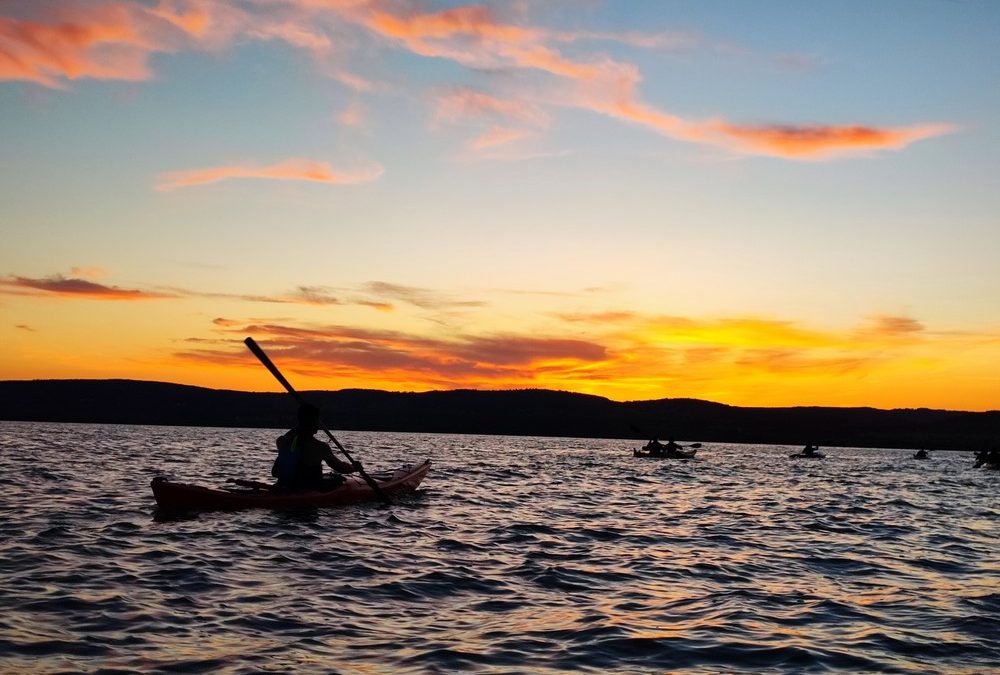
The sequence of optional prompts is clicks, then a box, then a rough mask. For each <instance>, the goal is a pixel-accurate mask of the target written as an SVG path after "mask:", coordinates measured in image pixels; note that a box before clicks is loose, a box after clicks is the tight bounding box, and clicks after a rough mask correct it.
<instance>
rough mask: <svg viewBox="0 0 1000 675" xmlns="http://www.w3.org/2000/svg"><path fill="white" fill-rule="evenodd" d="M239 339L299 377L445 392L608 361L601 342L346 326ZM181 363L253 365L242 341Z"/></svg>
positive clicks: (279, 330) (267, 329) (258, 328)
mask: <svg viewBox="0 0 1000 675" xmlns="http://www.w3.org/2000/svg"><path fill="white" fill-rule="evenodd" d="M233 332H236V333H240V334H252V335H255V336H258V340H259V342H260V343H261V344H262V346H264V347H265V349H267V351H268V353H269V354H271V355H272V357H273V358H274V359H275V360H278V361H280V362H281V363H282V364H285V365H287V366H288V367H289V368H290V369H291V370H293V371H295V372H299V373H308V374H311V375H319V374H323V375H327V376H329V375H336V374H340V375H344V374H348V373H357V372H359V371H364V372H368V373H369V374H371V373H382V374H383V375H384V374H390V375H392V376H393V377H397V378H401V379H404V380H407V381H413V380H415V379H421V380H423V381H424V382H433V383H438V384H441V385H446V384H447V383H451V384H454V383H458V382H470V381H476V382H480V383H483V382H491V381H493V382H506V381H520V382H530V381H532V380H533V379H535V378H536V377H537V374H538V373H541V372H545V371H546V370H549V369H556V370H564V369H566V368H573V367H579V366H581V365H585V364H588V363H594V362H598V361H601V360H603V359H605V358H606V357H607V352H606V349H605V348H604V347H603V346H602V345H600V344H597V343H594V342H589V341H584V340H574V339H564V338H547V337H526V336H520V335H505V336H496V335H492V336H476V335H471V336H458V337H456V338H454V339H451V340H438V339H433V338H428V337H423V336H417V335H409V334H405V333H399V332H394V331H378V330H369V329H358V328H350V327H345V326H327V327H323V328H301V327H295V326H287V325H278V324H257V325H247V326H244V327H243V328H242V329H240V330H234V331H233ZM177 356H179V357H180V358H182V359H185V360H196V361H203V362H209V363H213V364H219V363H232V364H241V365H242V364H245V363H249V362H248V361H247V359H246V353H245V349H244V347H243V345H242V343H241V342H240V341H238V340H232V341H222V342H220V343H218V346H217V347H202V348H200V349H195V350H187V351H183V352H180V353H178V354H177Z"/></svg>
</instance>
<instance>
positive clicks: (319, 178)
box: [156, 159, 383, 192]
mask: <svg viewBox="0 0 1000 675" xmlns="http://www.w3.org/2000/svg"><path fill="white" fill-rule="evenodd" d="M382 171H383V170H382V167H381V166H379V165H377V164H376V165H372V166H369V167H366V168H362V169H353V170H346V171H337V170H335V169H334V168H333V167H331V166H330V165H329V164H328V163H326V162H316V161H312V160H308V159H289V160H286V161H284V162H278V163H277V164H271V165H269V166H252V165H246V166H214V167H208V168H204V169H192V170H189V171H171V172H168V173H164V174H161V175H160V180H159V182H158V183H157V186H156V189H157V190H160V191H163V192H167V191H170V190H176V189H178V188H184V187H192V186H195V185H207V184H209V183H217V182H219V181H223V180H231V179H234V178H263V179H268V180H298V181H310V182H315V183H330V184H334V185H350V184H355V183H368V182H371V181H373V180H375V179H377V178H378V177H379V176H381V175H382Z"/></svg>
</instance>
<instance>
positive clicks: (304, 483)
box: [271, 403, 358, 490]
mask: <svg viewBox="0 0 1000 675" xmlns="http://www.w3.org/2000/svg"><path fill="white" fill-rule="evenodd" d="M317 431H319V408H317V407H316V406H314V405H310V404H308V403H305V404H303V405H301V406H299V412H298V424H297V425H296V426H295V428H294V429H291V430H289V431H287V432H285V433H284V434H282V435H281V436H279V437H278V439H277V440H276V441H275V445H277V447H278V456H277V458H275V460H274V465H273V466H272V467H271V475H272V476H274V477H275V478H277V479H278V484H277V486H278V488H281V489H287V490H323V489H332V488H334V487H337V486H338V485H340V484H341V483H343V482H344V477H343V476H340V475H339V474H342V473H353V472H354V471H356V470H357V469H358V466H355V465H352V464H349V463H347V462H345V461H343V460H342V459H338V458H337V457H336V456H335V455H334V454H333V451H332V450H331V449H330V446H329V445H327V444H326V443H323V442H322V441H319V440H316V439H315V438H313V435H314V434H315V433H316V432H317ZM323 462H326V463H327V465H329V467H330V468H331V469H333V470H334V472H335V473H334V476H333V479H332V480H326V479H324V478H323Z"/></svg>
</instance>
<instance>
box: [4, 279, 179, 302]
mask: <svg viewBox="0 0 1000 675" xmlns="http://www.w3.org/2000/svg"><path fill="white" fill-rule="evenodd" d="M0 293H7V294H10V295H48V296H52V297H62V298H88V299H92V300H160V299H164V298H173V297H176V296H175V295H173V294H170V293H160V292H155V291H143V290H139V289H134V288H121V287H119V286H106V285H104V284H99V283H96V282H93V281H87V280H86V279H74V278H67V277H64V276H62V275H58V274H57V275H54V276H51V277H45V278H40V279H32V278H30V277H18V276H11V277H6V278H3V279H0Z"/></svg>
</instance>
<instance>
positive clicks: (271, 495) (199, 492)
mask: <svg viewBox="0 0 1000 675" xmlns="http://www.w3.org/2000/svg"><path fill="white" fill-rule="evenodd" d="M430 467H431V461H430V460H429V459H428V460H424V461H423V462H421V463H419V464H413V465H410V466H404V467H400V468H398V469H396V470H394V471H387V472H381V473H372V474H370V476H371V478H372V480H374V481H375V483H376V485H378V486H379V488H380V489H381V490H382V492H383V493H385V494H386V495H390V496H391V495H398V494H403V493H406V492H412V491H414V490H415V489H416V488H417V486H418V485H420V483H421V481H423V479H424V477H425V476H426V475H427V472H428V471H429V470H430ZM150 487H151V488H152V489H153V497H155V498H156V505H157V506H158V507H159V508H160V509H162V510H164V511H235V510H239V509H253V508H264V509H294V508H302V507H310V506H343V505H346V504H357V503H360V502H367V501H375V500H378V499H379V496H378V495H377V494H376V493H375V491H374V490H372V488H371V486H369V485H368V483H366V482H365V480H364V479H363V478H361V477H360V476H357V475H352V476H346V480H345V481H344V483H343V484H341V485H340V486H338V487H336V488H334V489H332V490H325V491H319V490H306V491H296V492H284V491H279V490H271V489H266V488H264V487H253V488H209V487H204V486H201V485H193V484H190V483H178V482H174V481H170V480H167V479H165V478H163V477H161V476H158V477H156V478H154V479H153V481H152V482H151V483H150Z"/></svg>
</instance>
